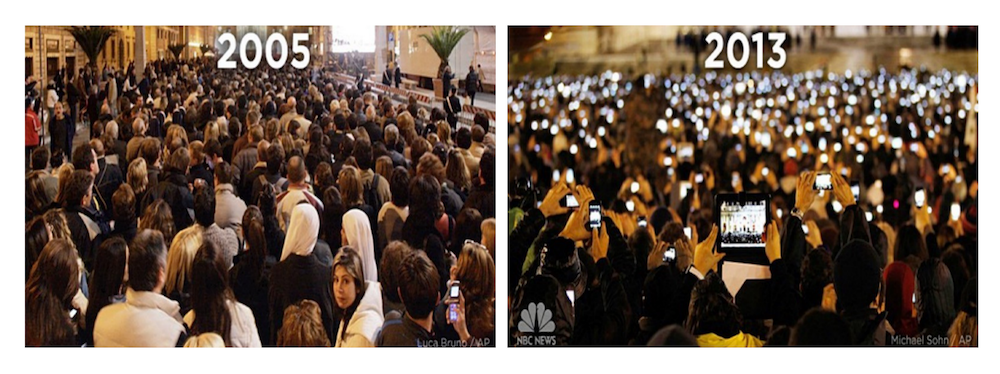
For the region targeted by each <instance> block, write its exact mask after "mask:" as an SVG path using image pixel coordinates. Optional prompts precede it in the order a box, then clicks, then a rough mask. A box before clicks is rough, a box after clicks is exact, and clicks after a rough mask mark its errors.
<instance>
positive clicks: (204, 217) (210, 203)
mask: <svg viewBox="0 0 1000 374" xmlns="http://www.w3.org/2000/svg"><path fill="white" fill-rule="evenodd" d="M194 220H195V222H197V223H198V224H199V225H201V226H202V227H205V228H208V227H209V226H212V224H213V223H215V193H214V192H213V191H210V190H209V188H208V187H201V188H197V189H195V194H194Z"/></svg>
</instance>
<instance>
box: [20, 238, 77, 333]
mask: <svg viewBox="0 0 1000 374" xmlns="http://www.w3.org/2000/svg"><path fill="white" fill-rule="evenodd" d="M77 261H78V257H77V255H76V249H75V248H74V247H73V243H72V242H70V241H69V240H66V239H55V240H52V241H50V242H49V243H48V244H46V245H45V248H44V249H42V252H41V254H40V255H39V256H38V260H37V261H36V262H35V265H34V266H33V267H32V269H31V274H30V275H29V276H28V281H27V284H26V285H25V287H24V291H25V292H24V293H25V313H26V315H28V316H30V317H31V318H26V319H25V326H24V327H25V331H24V337H25V346H45V345H71V344H73V338H74V329H73V327H72V326H71V325H70V323H69V320H68V319H66V312H65V311H66V310H68V309H70V308H72V300H73V296H75V295H76V293H77V290H78V289H79V287H80V281H79V279H80V270H79V269H80V267H79V266H78V264H77Z"/></svg>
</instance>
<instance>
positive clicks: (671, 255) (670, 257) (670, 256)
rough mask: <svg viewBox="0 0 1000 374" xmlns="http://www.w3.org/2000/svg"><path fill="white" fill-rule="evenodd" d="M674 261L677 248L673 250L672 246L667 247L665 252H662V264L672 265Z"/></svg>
mask: <svg viewBox="0 0 1000 374" xmlns="http://www.w3.org/2000/svg"><path fill="white" fill-rule="evenodd" d="M676 259H677V248H675V247H674V246H670V247H668V248H667V251H666V252H663V262H666V263H671V264H672V263H674V260H676Z"/></svg>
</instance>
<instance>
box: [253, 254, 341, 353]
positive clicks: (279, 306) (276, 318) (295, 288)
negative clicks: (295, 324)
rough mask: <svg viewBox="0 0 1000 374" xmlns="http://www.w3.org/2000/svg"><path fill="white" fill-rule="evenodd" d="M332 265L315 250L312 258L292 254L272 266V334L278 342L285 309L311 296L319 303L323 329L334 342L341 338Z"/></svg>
mask: <svg viewBox="0 0 1000 374" xmlns="http://www.w3.org/2000/svg"><path fill="white" fill-rule="evenodd" d="M331 274H332V271H331V269H330V266H328V265H324V264H323V263H322V262H321V260H320V259H319V258H318V256H317V254H316V252H315V251H313V254H312V255H310V256H308V257H303V256H298V255H294V254H293V255H289V256H288V258H286V259H285V260H284V261H281V262H279V263H277V264H275V265H274V267H273V268H272V269H271V277H270V289H269V290H268V305H269V307H268V310H269V313H270V322H271V327H270V329H271V336H270V339H269V341H272V342H277V341H278V331H279V330H281V324H282V319H283V317H284V314H285V308H287V307H288V306H289V305H292V304H294V303H296V302H298V301H299V300H303V299H308V300H312V301H315V302H316V303H317V304H319V308H320V314H321V318H322V320H323V328H324V329H325V330H326V333H327V336H328V337H329V338H330V341H331V342H333V341H335V340H336V339H337V333H336V328H337V323H336V321H337V320H338V319H337V318H334V311H333V305H334V304H333V288H332V286H331V285H332V284H333V283H332V280H331Z"/></svg>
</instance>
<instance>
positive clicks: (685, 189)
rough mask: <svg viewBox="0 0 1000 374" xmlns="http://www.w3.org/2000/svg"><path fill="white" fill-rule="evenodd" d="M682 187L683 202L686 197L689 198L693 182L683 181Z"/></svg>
mask: <svg viewBox="0 0 1000 374" xmlns="http://www.w3.org/2000/svg"><path fill="white" fill-rule="evenodd" d="M680 186H681V190H680V196H681V200H683V199H684V198H685V197H687V195H688V190H690V189H691V182H688V181H681V183H680Z"/></svg>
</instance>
